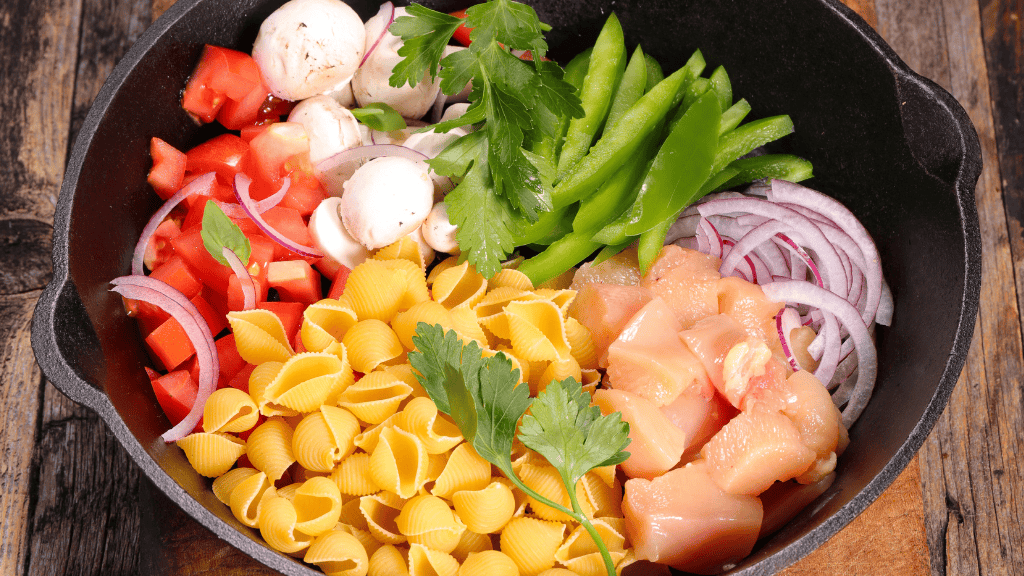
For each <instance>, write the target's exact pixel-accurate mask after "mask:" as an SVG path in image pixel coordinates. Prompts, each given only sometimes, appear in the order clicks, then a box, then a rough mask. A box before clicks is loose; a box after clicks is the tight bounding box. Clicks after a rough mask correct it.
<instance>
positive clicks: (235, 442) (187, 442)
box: [177, 432, 245, 478]
mask: <svg viewBox="0 0 1024 576" xmlns="http://www.w3.org/2000/svg"><path fill="white" fill-rule="evenodd" d="M177 445H178V447H179V448H181V449H182V450H183V451H184V452H185V456H186V457H187V458H188V463H189V464H191V465H192V467H193V468H195V470H196V472H198V473H200V474H202V475H203V476H206V477H207V478H214V477H217V476H220V475H221V474H223V473H225V472H227V471H228V470H230V469H231V467H232V466H234V465H235V461H236V460H238V458H239V456H241V455H242V454H245V442H244V441H242V440H239V439H238V438H236V437H234V436H231V435H230V434H221V433H216V434H209V433H206V432H198V433H195V434H189V435H188V436H185V437H184V438H182V439H181V440H178V442H177Z"/></svg>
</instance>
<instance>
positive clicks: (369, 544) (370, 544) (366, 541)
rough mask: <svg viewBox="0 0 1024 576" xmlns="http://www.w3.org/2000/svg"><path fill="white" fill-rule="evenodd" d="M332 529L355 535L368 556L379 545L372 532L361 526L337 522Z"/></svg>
mask: <svg viewBox="0 0 1024 576" xmlns="http://www.w3.org/2000/svg"><path fill="white" fill-rule="evenodd" d="M353 502H356V503H357V504H358V502H359V501H358V500H353ZM357 511H358V508H357ZM363 524H364V525H365V524H366V521H365V520H363ZM334 529H335V530H341V531H343V532H348V533H349V534H351V535H353V536H355V538H356V540H358V541H359V543H360V544H362V545H363V550H366V554H367V555H368V556H370V555H372V554H373V553H374V552H376V551H377V548H380V547H381V543H380V542H377V539H376V538H374V537H373V534H370V532H369V531H368V530H363V529H361V528H357V527H355V526H352V525H351V524H344V523H342V522H338V524H337V525H336V526H335V527H334Z"/></svg>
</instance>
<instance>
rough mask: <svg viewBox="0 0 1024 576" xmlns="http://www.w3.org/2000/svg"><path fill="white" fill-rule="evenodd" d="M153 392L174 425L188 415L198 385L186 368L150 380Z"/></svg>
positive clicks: (194, 400) (193, 402)
mask: <svg viewBox="0 0 1024 576" xmlns="http://www.w3.org/2000/svg"><path fill="white" fill-rule="evenodd" d="M152 384H153V393H154V394H156V400H157V402H159V403H160V408H161V409H163V411H164V414H166V415H167V419H168V420H170V421H171V424H173V425H176V424H178V422H181V421H182V420H184V419H185V416H188V413H189V411H190V410H191V409H192V405H193V404H195V402H196V396H197V395H198V394H199V385H198V384H197V383H196V382H195V380H193V379H192V376H191V375H190V374H189V373H188V370H175V371H174V372H170V373H168V374H164V375H163V376H160V377H159V378H155V379H153V380H152Z"/></svg>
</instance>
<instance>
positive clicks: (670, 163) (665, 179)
mask: <svg viewBox="0 0 1024 576" xmlns="http://www.w3.org/2000/svg"><path fill="white" fill-rule="evenodd" d="M721 120H722V110H721V109H720V108H719V107H718V95H717V94H716V93H715V92H713V91H711V92H707V93H706V94H705V95H704V96H701V97H700V99H699V100H697V101H696V102H694V104H693V106H691V107H690V108H689V109H688V110H687V111H686V113H685V114H683V117H682V118H681V119H680V120H679V123H678V124H676V126H675V128H674V129H673V130H672V132H670V133H669V135H668V137H667V138H665V142H664V143H663V144H662V145H661V149H660V150H658V155H657V156H655V158H654V164H652V165H651V169H650V171H649V172H648V173H647V175H646V176H645V177H644V182H643V184H641V185H640V193H639V194H638V195H637V199H636V202H634V203H633V207H632V208H631V210H630V211H629V213H628V214H627V216H626V218H627V220H626V227H625V228H624V230H623V231H624V232H625V233H626V235H628V236H637V235H639V234H641V233H643V232H646V231H647V230H650V229H651V228H653V227H654V226H656V225H657V224H658V223H659V222H661V221H662V220H664V219H665V218H668V217H669V216H671V215H672V214H674V213H675V212H676V210H677V206H685V205H686V204H688V203H689V202H690V201H691V199H692V198H693V196H694V195H695V194H696V193H697V191H698V190H700V187H701V185H702V184H704V182H705V181H706V180H707V179H708V177H709V176H711V175H712V171H711V166H712V164H713V162H714V158H715V151H716V150H717V149H718V124H719V122H721Z"/></svg>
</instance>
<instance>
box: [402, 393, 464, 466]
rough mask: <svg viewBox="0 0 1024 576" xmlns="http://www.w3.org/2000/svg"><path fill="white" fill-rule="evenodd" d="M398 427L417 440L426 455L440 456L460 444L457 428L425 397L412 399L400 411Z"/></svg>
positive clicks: (460, 438) (460, 435)
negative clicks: (421, 444)
mask: <svg viewBox="0 0 1024 576" xmlns="http://www.w3.org/2000/svg"><path fill="white" fill-rule="evenodd" d="M398 426H399V427H400V428H401V429H402V430H405V431H406V432H409V433H410V434H414V435H415V436H416V437H417V438H419V439H420V442H422V443H423V448H424V449H425V450H426V451H427V454H442V453H444V452H447V451H449V450H451V449H452V448H454V447H455V445H457V444H458V443H459V442H462V433H461V432H459V427H458V426H456V425H455V422H453V421H452V420H451V418H449V417H448V416H446V415H444V414H439V413H438V411H437V405H436V404H434V401H433V400H431V399H430V398H427V397H420V398H413V399H412V400H411V401H410V402H409V403H408V404H407V405H406V406H405V408H404V409H402V412H401V419H400V420H398Z"/></svg>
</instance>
